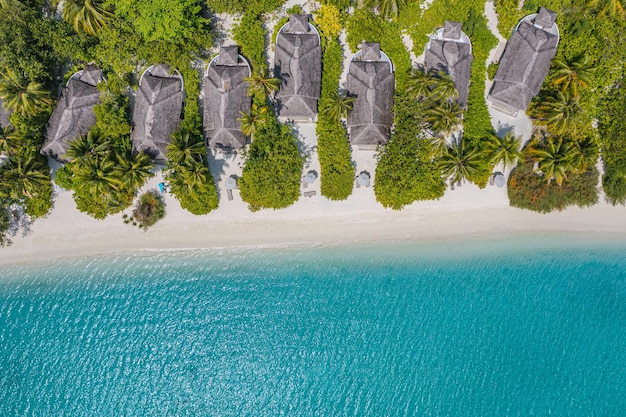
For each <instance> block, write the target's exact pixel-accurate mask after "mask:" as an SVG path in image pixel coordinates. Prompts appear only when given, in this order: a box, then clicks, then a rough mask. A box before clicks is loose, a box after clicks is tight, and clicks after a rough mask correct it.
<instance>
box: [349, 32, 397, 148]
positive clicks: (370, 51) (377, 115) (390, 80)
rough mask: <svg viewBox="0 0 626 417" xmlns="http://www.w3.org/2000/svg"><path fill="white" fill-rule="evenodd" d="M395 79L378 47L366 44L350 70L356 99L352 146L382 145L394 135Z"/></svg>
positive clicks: (350, 124) (352, 114) (389, 64)
mask: <svg viewBox="0 0 626 417" xmlns="http://www.w3.org/2000/svg"><path fill="white" fill-rule="evenodd" d="M394 89H395V79H394V75H393V72H392V65H391V63H390V61H388V60H387V56H386V55H384V54H383V53H381V51H380V45H379V44H378V43H365V44H363V47H362V48H361V51H360V52H359V53H357V55H355V56H354V58H353V59H352V61H351V62H350V67H349V69H348V91H349V94H350V95H351V96H353V97H355V100H354V104H353V105H352V111H351V112H350V114H349V115H348V127H349V128H350V143H352V144H354V145H381V144H385V143H387V140H388V139H389V136H390V134H391V125H392V124H393V115H392V113H391V110H392V106H393V94H394Z"/></svg>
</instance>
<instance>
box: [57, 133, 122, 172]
mask: <svg viewBox="0 0 626 417" xmlns="http://www.w3.org/2000/svg"><path fill="white" fill-rule="evenodd" d="M110 147H111V143H110V141H109V140H108V139H106V138H104V137H102V136H100V134H99V132H98V131H97V130H95V129H92V130H90V131H89V132H87V134H86V135H79V136H78V137H77V138H76V139H74V140H73V141H71V142H70V143H69V147H68V149H67V155H66V156H67V157H68V158H69V159H70V161H76V164H77V165H79V166H80V165H82V164H83V163H85V162H86V161H87V160H89V159H93V158H101V157H106V156H107V155H108V154H109V150H110Z"/></svg>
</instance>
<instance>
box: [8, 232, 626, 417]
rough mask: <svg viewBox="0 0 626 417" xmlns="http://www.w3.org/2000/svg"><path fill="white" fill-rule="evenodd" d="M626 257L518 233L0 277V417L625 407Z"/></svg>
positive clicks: (151, 256) (34, 270)
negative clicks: (515, 234) (491, 237)
mask: <svg viewBox="0 0 626 417" xmlns="http://www.w3.org/2000/svg"><path fill="white" fill-rule="evenodd" d="M581 240H582V241H584V243H576V242H577V241H581ZM625 249H626V243H621V242H619V241H610V242H602V241H598V240H590V239H588V238H587V237H586V236H581V235H572V236H564V237H559V238H543V237H542V238H539V237H537V236H517V237H509V238H501V239H497V240H491V241H482V240H470V241H435V242H430V243H396V244H392V243H384V244H382V243H381V244H371V245H358V246H354V247H307V248H273V249H272V248H268V249H254V250H252V249H249V250H221V251H194V252H162V253H159V252H142V253H139V254H125V255H117V256H108V257H101V258H91V259H86V258H81V259H72V260H64V261H54V262H48V263H46V264H29V265H14V266H4V267H0V271H1V274H2V279H1V280H0V416H37V417H39V416H220V417H221V416H261V417H262V416H325V417H326V416H376V417H378V416H390V417H395V416H454V417H463V416H472V417H474V416H475V417H486V416H524V417H527V416H549V415H553V416H569V417H578V416H581V417H582V416H585V417H590V416H607V417H608V416H610V417H615V416H624V415H625V413H626V412H625V410H626V257H625V256H624V254H625V253H626V250H625Z"/></svg>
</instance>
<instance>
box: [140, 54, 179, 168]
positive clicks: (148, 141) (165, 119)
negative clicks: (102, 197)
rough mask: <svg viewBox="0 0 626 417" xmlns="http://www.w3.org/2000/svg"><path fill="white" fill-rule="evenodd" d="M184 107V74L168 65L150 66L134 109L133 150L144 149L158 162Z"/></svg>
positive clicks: (164, 158) (142, 77) (164, 152)
mask: <svg viewBox="0 0 626 417" xmlns="http://www.w3.org/2000/svg"><path fill="white" fill-rule="evenodd" d="M182 107H183V77H182V76H181V75H180V73H179V72H178V71H176V70H173V71H172V70H171V68H170V66H169V65H167V64H159V65H154V66H151V67H150V68H148V69H147V70H146V71H144V73H143V74H142V76H141V78H140V79H139V88H138V89H137V93H136V95H135V106H134V109H133V131H132V133H131V140H132V142H133V152H140V151H144V152H146V153H147V154H148V155H150V157H151V158H152V159H153V160H154V161H155V162H156V163H158V164H164V163H165V161H166V157H165V154H166V148H167V145H168V144H169V143H170V141H171V137H172V133H174V132H175V131H176V129H178V125H179V123H180V118H181V111H182Z"/></svg>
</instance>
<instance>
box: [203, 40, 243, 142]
mask: <svg viewBox="0 0 626 417" xmlns="http://www.w3.org/2000/svg"><path fill="white" fill-rule="evenodd" d="M248 76H250V67H249V66H248V64H247V62H246V61H245V59H244V58H243V57H241V56H240V55H239V52H238V48H237V46H226V47H222V48H221V49H220V54H219V55H218V56H217V57H216V58H215V59H213V60H212V61H211V62H210V63H209V68H208V70H207V73H206V77H205V79H204V113H203V119H204V131H205V133H206V138H207V143H208V145H209V147H210V148H213V149H215V148H217V149H222V150H227V151H229V150H234V149H240V148H243V147H244V146H245V145H246V135H244V134H243V133H242V132H241V130H240V128H241V122H239V120H238V118H239V117H241V112H243V113H250V97H248V83H247V82H246V81H244V79H245V78H246V77H248Z"/></svg>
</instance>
